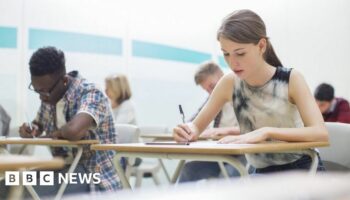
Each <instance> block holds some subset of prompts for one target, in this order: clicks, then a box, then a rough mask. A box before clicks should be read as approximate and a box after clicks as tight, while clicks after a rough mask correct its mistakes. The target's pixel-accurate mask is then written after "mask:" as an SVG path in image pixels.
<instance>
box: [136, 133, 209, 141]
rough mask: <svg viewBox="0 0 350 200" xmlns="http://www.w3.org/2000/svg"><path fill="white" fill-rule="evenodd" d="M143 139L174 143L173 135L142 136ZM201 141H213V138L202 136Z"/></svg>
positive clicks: (155, 134)
mask: <svg viewBox="0 0 350 200" xmlns="http://www.w3.org/2000/svg"><path fill="white" fill-rule="evenodd" d="M140 137H141V138H143V139H150V140H152V141H172V140H174V137H173V135H172V134H171V133H154V134H143V133H141V134H140ZM198 139H199V140H211V139H212V138H209V137H203V136H200V137H199V138H198Z"/></svg>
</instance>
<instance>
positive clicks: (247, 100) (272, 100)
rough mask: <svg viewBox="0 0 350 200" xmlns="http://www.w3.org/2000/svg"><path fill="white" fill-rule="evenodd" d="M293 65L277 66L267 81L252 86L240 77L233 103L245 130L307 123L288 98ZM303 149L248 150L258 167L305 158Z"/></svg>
mask: <svg viewBox="0 0 350 200" xmlns="http://www.w3.org/2000/svg"><path fill="white" fill-rule="evenodd" d="M291 70H292V69H290V68H284V67H277V69H276V72H275V74H274V75H273V77H272V78H271V80H269V81H268V82H267V83H266V84H264V85H263V86H259V87H252V86H250V85H248V84H247V83H246V82H245V81H243V80H241V79H239V78H238V77H236V79H235V87H234V92H233V98H232V99H233V107H234V110H235V113H236V116H237V120H238V123H239V127H240V130H241V134H245V133H249V132H251V131H254V130H257V129H259V128H262V127H277V128H295V127H303V126H304V124H303V122H302V119H301V117H300V114H299V112H298V109H297V107H296V106H295V105H294V104H292V103H290V102H289V100H288V85H289V77H290V74H291ZM301 156H302V154H301V153H255V154H247V155H246V158H247V161H248V163H249V164H251V165H252V166H254V167H255V168H264V167H268V166H272V165H282V164H287V163H291V162H294V161H296V160H298V159H299V158H301Z"/></svg>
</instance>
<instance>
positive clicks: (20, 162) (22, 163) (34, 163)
mask: <svg viewBox="0 0 350 200" xmlns="http://www.w3.org/2000/svg"><path fill="white" fill-rule="evenodd" d="M63 166H64V160H63V159H61V158H53V159H43V158H39V157H34V156H21V155H0V171H6V170H18V169H22V168H25V169H28V168H35V169H59V168H62V167H63Z"/></svg>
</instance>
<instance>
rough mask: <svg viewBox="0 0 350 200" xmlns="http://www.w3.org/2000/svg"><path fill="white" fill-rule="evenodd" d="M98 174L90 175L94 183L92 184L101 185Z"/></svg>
mask: <svg viewBox="0 0 350 200" xmlns="http://www.w3.org/2000/svg"><path fill="white" fill-rule="evenodd" d="M100 175H101V174H100V173H94V174H93V175H92V177H93V179H94V181H93V184H100V183H101V178H100Z"/></svg>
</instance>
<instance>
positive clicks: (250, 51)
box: [173, 10, 328, 173]
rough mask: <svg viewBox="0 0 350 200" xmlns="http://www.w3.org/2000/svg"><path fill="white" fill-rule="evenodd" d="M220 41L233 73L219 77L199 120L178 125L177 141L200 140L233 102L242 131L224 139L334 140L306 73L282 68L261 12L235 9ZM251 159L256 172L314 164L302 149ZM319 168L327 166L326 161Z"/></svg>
mask: <svg viewBox="0 0 350 200" xmlns="http://www.w3.org/2000/svg"><path fill="white" fill-rule="evenodd" d="M217 39H218V41H219V43H220V46H221V49H222V51H223V55H224V57H225V60H226V62H227V64H228V65H229V67H230V68H231V70H232V71H233V72H231V73H229V74H227V75H225V76H224V77H223V78H222V79H221V80H220V81H219V83H218V84H217V86H216V87H215V89H214V91H213V92H212V94H211V96H210V98H209V100H208V102H207V104H206V105H205V106H204V108H203V109H202V110H201V112H200V113H199V115H198V116H197V117H196V118H195V120H194V121H193V123H188V124H181V125H179V126H177V127H175V128H174V130H173V135H174V139H175V140H176V141H188V140H189V141H195V140H197V138H198V136H199V134H200V133H201V132H202V131H203V130H204V129H205V128H206V127H207V125H208V124H209V123H210V121H211V120H212V119H213V118H214V117H215V115H216V114H217V113H218V112H219V111H220V109H221V108H222V106H223V105H224V104H225V103H226V102H229V101H232V102H233V107H234V110H235V113H236V116H237V120H238V123H239V127H240V131H241V135H230V136H226V137H224V138H222V139H221V140H220V141H219V143H259V142H263V141H267V140H280V141H294V142H298V141H328V133H327V130H326V128H325V126H324V122H323V119H322V115H321V113H320V111H319V109H318V107H317V104H316V102H315V100H314V98H313V96H312V94H311V92H310V90H309V88H308V86H307V84H306V82H305V80H304V78H303V76H302V75H301V74H300V73H299V72H298V71H296V70H294V69H293V70H292V69H290V68H285V67H283V66H282V63H281V62H280V60H279V59H278V57H277V56H276V54H275V52H274V50H273V48H272V45H271V43H270V40H269V38H268V37H267V36H266V28H265V24H264V22H263V21H262V19H261V18H260V17H259V16H258V15H257V14H256V13H254V12H253V11H250V10H238V11H235V12H233V13H231V14H230V15H228V16H227V17H226V18H225V19H224V20H223V22H222V25H221V26H220V28H219V30H218V32H217ZM246 158H247V161H248V163H249V164H251V165H252V166H253V167H254V168H256V170H255V172H256V173H269V172H277V171H284V170H293V169H309V168H310V165H311V162H312V160H311V158H310V156H308V155H306V154H302V153H260V154H249V155H247V156H246ZM318 170H324V167H323V165H322V162H319V166H318Z"/></svg>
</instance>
